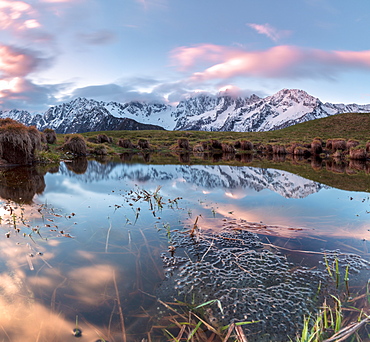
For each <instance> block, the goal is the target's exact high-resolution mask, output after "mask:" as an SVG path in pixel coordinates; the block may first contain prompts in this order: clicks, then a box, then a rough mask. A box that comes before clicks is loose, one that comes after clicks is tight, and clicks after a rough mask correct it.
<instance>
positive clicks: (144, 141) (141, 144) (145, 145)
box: [137, 139, 150, 150]
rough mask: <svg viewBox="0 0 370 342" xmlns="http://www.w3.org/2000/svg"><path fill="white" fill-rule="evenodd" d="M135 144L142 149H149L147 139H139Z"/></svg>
mask: <svg viewBox="0 0 370 342" xmlns="http://www.w3.org/2000/svg"><path fill="white" fill-rule="evenodd" d="M137 146H138V147H139V148H141V149H142V150H144V149H149V147H150V145H149V141H148V140H147V139H139V140H138V142H137Z"/></svg>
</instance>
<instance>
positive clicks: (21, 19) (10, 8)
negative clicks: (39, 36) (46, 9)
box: [0, 0, 40, 31]
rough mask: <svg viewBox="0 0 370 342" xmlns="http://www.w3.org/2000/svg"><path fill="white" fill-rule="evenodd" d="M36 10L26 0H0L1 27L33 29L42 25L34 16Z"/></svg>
mask: <svg viewBox="0 0 370 342" xmlns="http://www.w3.org/2000/svg"><path fill="white" fill-rule="evenodd" d="M34 15H35V11H34V10H33V8H32V7H31V6H30V5H29V4H28V3H26V2H24V1H13V0H0V28H1V29H13V30H15V31H17V30H20V29H32V28H36V27H39V26H40V23H39V22H38V21H37V20H36V19H35V18H34Z"/></svg>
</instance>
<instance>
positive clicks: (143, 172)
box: [59, 161, 329, 198]
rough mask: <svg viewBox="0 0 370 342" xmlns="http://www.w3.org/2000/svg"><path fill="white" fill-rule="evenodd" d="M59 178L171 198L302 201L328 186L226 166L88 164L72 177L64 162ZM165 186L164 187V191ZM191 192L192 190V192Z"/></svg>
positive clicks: (279, 173)
mask: <svg viewBox="0 0 370 342" xmlns="http://www.w3.org/2000/svg"><path fill="white" fill-rule="evenodd" d="M59 172H60V174H61V175H64V176H68V177H71V178H75V179H78V180H79V181H80V182H82V183H94V184H98V183H99V182H100V181H103V180H104V181H105V182H109V181H117V180H119V181H121V182H125V183H126V182H132V183H135V184H140V185H142V186H144V185H145V187H148V188H150V187H153V186H154V184H155V186H157V185H158V184H162V185H166V184H167V185H168V187H169V188H170V189H171V192H172V195H173V194H174V193H177V191H179V193H181V191H189V186H194V187H196V188H197V190H196V191H199V192H202V191H204V192H205V193H206V192H208V191H215V190H220V189H224V190H225V191H226V190H227V191H235V192H236V193H237V194H240V193H241V194H243V196H244V195H245V194H246V193H247V191H248V189H251V190H253V191H256V192H261V191H263V190H265V189H268V190H270V191H273V192H275V193H277V194H279V195H280V196H282V197H285V198H305V197H307V196H309V195H312V194H315V193H317V192H319V191H320V190H322V189H328V188H329V187H328V186H326V185H324V184H321V183H318V182H315V181H312V180H309V179H306V178H303V177H300V176H298V175H295V174H293V173H290V172H287V171H281V170H277V169H262V168H255V167H248V166H243V167H237V166H229V165H147V164H126V163H122V164H121V163H114V162H108V163H104V164H100V163H99V162H97V161H89V164H88V166H87V170H86V172H85V173H82V174H75V173H74V172H73V171H72V170H70V169H68V167H67V166H66V164H65V163H61V164H60V170H59ZM165 187H167V186H164V188H165ZM194 191H195V190H194Z"/></svg>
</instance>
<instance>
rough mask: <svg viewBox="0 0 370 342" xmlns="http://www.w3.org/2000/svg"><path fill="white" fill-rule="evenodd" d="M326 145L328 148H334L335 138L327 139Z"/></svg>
mask: <svg viewBox="0 0 370 342" xmlns="http://www.w3.org/2000/svg"><path fill="white" fill-rule="evenodd" d="M325 147H326V148H327V149H328V150H331V149H333V139H328V140H326V144H325Z"/></svg>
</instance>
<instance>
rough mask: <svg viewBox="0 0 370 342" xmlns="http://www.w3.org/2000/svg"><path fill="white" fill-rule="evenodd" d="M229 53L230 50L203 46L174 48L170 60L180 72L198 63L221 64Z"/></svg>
mask: <svg viewBox="0 0 370 342" xmlns="http://www.w3.org/2000/svg"><path fill="white" fill-rule="evenodd" d="M229 53H231V50H227V49H225V47H223V46H219V45H213V44H203V45H196V46H193V47H185V46H184V47H179V48H176V49H174V50H172V52H171V59H172V61H173V64H174V65H176V66H178V67H179V69H180V70H186V69H188V68H191V67H193V66H194V65H195V64H196V63H199V61H210V62H217V61H220V62H221V61H222V60H223V59H225V57H226V55H228V54H229Z"/></svg>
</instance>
